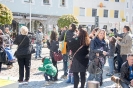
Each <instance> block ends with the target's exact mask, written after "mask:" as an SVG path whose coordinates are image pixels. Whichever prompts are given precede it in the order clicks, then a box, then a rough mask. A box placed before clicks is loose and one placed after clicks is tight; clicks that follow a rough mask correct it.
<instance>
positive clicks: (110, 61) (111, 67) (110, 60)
mask: <svg viewBox="0 0 133 88" xmlns="http://www.w3.org/2000/svg"><path fill="white" fill-rule="evenodd" d="M108 63H109V73H111V74H113V71H114V57H110V58H108Z"/></svg>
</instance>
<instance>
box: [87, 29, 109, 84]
mask: <svg viewBox="0 0 133 88" xmlns="http://www.w3.org/2000/svg"><path fill="white" fill-rule="evenodd" d="M107 54H108V43H107V42H106V31H105V30H104V29H99V30H98V31H97V33H96V37H95V38H94V39H92V40H91V43H90V52H89V64H90V63H92V61H94V59H96V58H97V60H98V63H96V64H97V65H98V67H99V68H100V69H101V70H102V67H103V66H104V64H105V58H106V55H107ZM90 68H91V70H90V71H89V78H88V80H93V79H95V80H96V81H99V83H100V85H102V83H103V82H102V74H103V73H102V72H100V73H95V71H93V70H95V69H93V67H90Z"/></svg>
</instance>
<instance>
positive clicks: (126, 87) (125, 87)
mask: <svg viewBox="0 0 133 88" xmlns="http://www.w3.org/2000/svg"><path fill="white" fill-rule="evenodd" d="M120 84H121V86H122V88H129V86H128V85H127V84H126V83H124V82H122V81H120Z"/></svg>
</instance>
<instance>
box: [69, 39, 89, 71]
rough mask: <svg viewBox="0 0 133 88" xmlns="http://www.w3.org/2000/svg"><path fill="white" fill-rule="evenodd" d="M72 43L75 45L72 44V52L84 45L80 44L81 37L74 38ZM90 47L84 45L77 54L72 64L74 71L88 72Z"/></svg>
mask: <svg viewBox="0 0 133 88" xmlns="http://www.w3.org/2000/svg"><path fill="white" fill-rule="evenodd" d="M70 44H71V45H73V46H70V50H71V51H72V54H74V53H75V52H76V51H77V50H78V49H79V48H80V47H81V46H82V45H81V44H80V37H78V38H76V39H75V38H73V39H72V40H71V43H70ZM88 47H89V46H83V47H82V48H81V49H79V51H78V52H77V53H76V54H75V56H74V58H73V61H72V66H71V71H72V72H86V69H87V65H88V58H87V57H86V56H87V54H88V53H89V51H88Z"/></svg>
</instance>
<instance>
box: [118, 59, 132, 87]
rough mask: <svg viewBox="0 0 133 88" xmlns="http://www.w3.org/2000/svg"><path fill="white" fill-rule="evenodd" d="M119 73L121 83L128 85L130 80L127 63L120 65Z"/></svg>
mask: <svg viewBox="0 0 133 88" xmlns="http://www.w3.org/2000/svg"><path fill="white" fill-rule="evenodd" d="M132 68H133V66H132ZM132 70H133V69H132ZM120 73H121V76H120V79H121V81H122V82H124V83H126V84H127V85H129V84H130V81H131V80H129V74H130V70H129V65H128V62H127V61H126V62H124V63H123V64H122V66H121V71H120Z"/></svg>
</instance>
